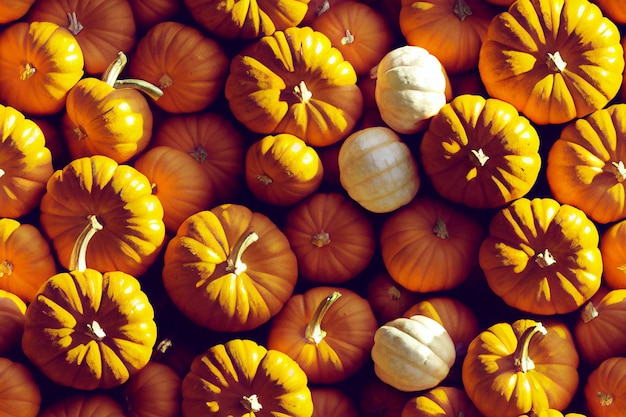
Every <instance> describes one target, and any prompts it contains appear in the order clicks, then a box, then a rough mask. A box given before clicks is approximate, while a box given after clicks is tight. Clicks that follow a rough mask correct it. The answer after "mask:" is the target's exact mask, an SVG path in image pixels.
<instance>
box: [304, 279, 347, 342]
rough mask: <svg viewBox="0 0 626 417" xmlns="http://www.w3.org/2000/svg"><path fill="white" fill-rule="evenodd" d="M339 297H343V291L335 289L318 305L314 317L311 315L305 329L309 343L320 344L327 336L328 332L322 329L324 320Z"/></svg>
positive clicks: (305, 335)
mask: <svg viewBox="0 0 626 417" xmlns="http://www.w3.org/2000/svg"><path fill="white" fill-rule="evenodd" d="M339 297H341V293H340V292H339V291H333V293H332V294H330V295H329V296H328V297H326V298H325V299H324V301H322V302H321V303H320V304H319V305H318V306H317V309H316V310H315V313H313V317H311V321H310V322H309V323H308V324H307V326H306V329H305V330H304V337H305V338H306V340H307V341H308V342H309V343H311V344H315V345H318V344H320V343H321V341H322V340H324V337H326V332H325V331H324V330H323V329H322V320H323V319H324V316H325V315H326V313H327V312H328V310H329V309H330V308H331V307H332V305H333V304H334V303H335V301H337V300H338V299H339Z"/></svg>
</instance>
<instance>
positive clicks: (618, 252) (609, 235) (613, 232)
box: [600, 219, 626, 289]
mask: <svg viewBox="0 0 626 417" xmlns="http://www.w3.org/2000/svg"><path fill="white" fill-rule="evenodd" d="M623 242H626V219H624V220H621V221H619V222H617V223H614V224H612V225H610V226H609V227H608V228H607V229H605V230H604V232H602V235H601V236H600V253H601V254H602V265H603V276H602V278H603V283H604V284H606V286H608V287H609V288H613V289H622V288H626V247H624V244H623Z"/></svg>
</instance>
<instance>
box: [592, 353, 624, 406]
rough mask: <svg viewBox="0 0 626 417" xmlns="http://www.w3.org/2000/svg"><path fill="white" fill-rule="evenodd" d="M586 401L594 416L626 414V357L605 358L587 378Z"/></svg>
mask: <svg viewBox="0 0 626 417" xmlns="http://www.w3.org/2000/svg"><path fill="white" fill-rule="evenodd" d="M584 395H585V402H586V405H587V409H588V410H589V415H590V416H592V417H625V416H626V358H625V357H623V356H617V357H613V358H609V359H606V360H604V361H603V362H602V363H601V364H600V365H598V366H597V367H596V368H595V369H594V370H593V371H592V372H591V373H590V374H589V377H588V378H587V382H586V383H585V387H584Z"/></svg>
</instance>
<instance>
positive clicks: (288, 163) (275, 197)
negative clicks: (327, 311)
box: [245, 133, 324, 206]
mask: <svg viewBox="0 0 626 417" xmlns="http://www.w3.org/2000/svg"><path fill="white" fill-rule="evenodd" d="M245 176H246V184H247V185H248V189H249V190H250V192H251V193H252V195H253V196H254V197H256V198H257V199H258V200H260V201H263V202H265V203H269V204H272V205H276V206H288V205H292V204H296V203H298V202H300V201H302V200H303V199H304V198H306V197H308V196H309V195H311V194H312V193H314V192H315V191H316V190H317V189H318V188H319V186H320V184H321V183H322V178H323V176H324V167H323V165H322V161H321V160H320V157H319V155H318V154H317V152H316V151H315V149H314V148H313V147H311V146H308V145H307V144H306V142H304V141H303V140H302V139H300V138H298V137H297V136H294V135H292V134H289V133H281V134H278V135H267V136H264V137H262V138H261V139H259V140H257V141H255V142H254V143H252V144H251V145H250V146H249V147H248V150H247V152H246V161H245Z"/></svg>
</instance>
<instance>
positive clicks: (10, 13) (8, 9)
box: [0, 0, 35, 24]
mask: <svg viewBox="0 0 626 417" xmlns="http://www.w3.org/2000/svg"><path fill="white" fill-rule="evenodd" d="M34 3H35V0H14V1H11V2H2V4H0V24H5V23H10V22H14V21H16V20H18V19H20V18H22V17H24V16H25V15H26V13H28V10H29V9H30V8H31V7H32V6H33V4H34Z"/></svg>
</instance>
